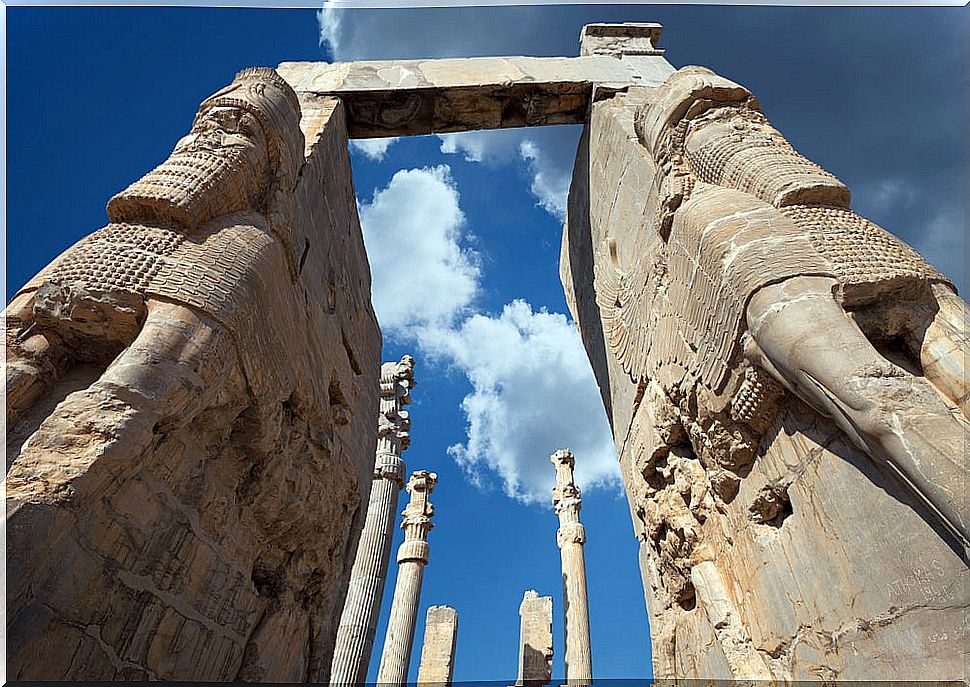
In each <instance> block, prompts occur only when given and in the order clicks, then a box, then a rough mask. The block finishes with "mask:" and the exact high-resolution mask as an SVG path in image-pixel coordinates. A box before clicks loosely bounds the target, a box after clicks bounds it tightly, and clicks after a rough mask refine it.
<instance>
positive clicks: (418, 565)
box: [377, 470, 438, 685]
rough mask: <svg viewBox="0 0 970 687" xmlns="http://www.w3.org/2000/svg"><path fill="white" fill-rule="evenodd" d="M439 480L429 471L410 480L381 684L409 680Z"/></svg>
mask: <svg viewBox="0 0 970 687" xmlns="http://www.w3.org/2000/svg"><path fill="white" fill-rule="evenodd" d="M437 481H438V476H437V475H436V474H435V473H433V472H427V471H426V470H419V471H417V472H414V473H413V474H412V475H411V479H410V480H408V485H407V489H408V493H409V494H410V495H411V500H410V502H409V503H408V505H407V507H406V508H405V509H404V511H403V512H402V514H401V515H402V516H403V520H402V522H401V528H402V529H403V530H404V542H403V543H402V544H401V547H400V548H399V549H398V551H397V563H398V566H399V567H398V571H397V584H396V585H395V587H394V602H393V603H392V604H391V617H390V618H389V619H388V621H387V635H385V637H384V650H383V651H382V653H381V666H380V669H379V670H378V672H377V682H379V683H380V684H382V685H385V684H386V685H403V684H404V683H405V682H407V679H408V666H409V665H410V663H411V648H412V645H413V643H414V626H415V623H416V622H417V619H418V603H419V602H420V600H421V581H422V579H423V577H424V566H426V565H427V564H428V552H429V549H428V542H427V538H428V532H429V531H430V530H431V528H432V527H434V525H433V524H432V522H431V516H433V515H434V506H433V505H432V504H431V500H430V496H431V492H432V491H434V486H435V484H436V483H437Z"/></svg>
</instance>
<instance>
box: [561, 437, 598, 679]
mask: <svg viewBox="0 0 970 687" xmlns="http://www.w3.org/2000/svg"><path fill="white" fill-rule="evenodd" d="M551 461H552V464H553V465H554V466H555V467H556V486H555V487H553V490H552V505H553V507H554V508H555V510H556V514H557V515H558V516H559V530H558V531H557V532H556V544H558V546H559V553H560V555H561V558H562V591H563V600H564V603H565V606H566V607H565V616H566V656H565V664H566V683H567V684H569V685H588V684H590V683H591V682H592V680H593V662H592V657H591V655H590V643H589V601H588V599H587V594H586V559H585V557H584V556H583V545H584V544H585V543H586V528H584V527H583V524H582V523H581V522H580V521H579V511H580V509H581V508H582V495H581V494H580V491H579V487H577V486H576V482H575V481H574V480H573V468H574V467H575V464H576V459H575V458H574V457H573V454H572V453H571V452H570V451H568V450H566V449H562V450H560V451H556V452H555V453H553V454H552V457H551Z"/></svg>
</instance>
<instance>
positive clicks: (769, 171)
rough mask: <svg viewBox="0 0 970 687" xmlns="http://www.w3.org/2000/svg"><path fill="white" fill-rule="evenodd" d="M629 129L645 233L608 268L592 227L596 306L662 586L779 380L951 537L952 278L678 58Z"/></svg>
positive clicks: (775, 516)
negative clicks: (634, 387)
mask: <svg viewBox="0 0 970 687" xmlns="http://www.w3.org/2000/svg"><path fill="white" fill-rule="evenodd" d="M635 129H636V133H637V136H638V138H639V140H640V143H641V144H642V145H643V146H644V147H645V149H646V151H647V152H648V154H649V156H650V157H651V158H652V160H653V162H654V164H655V165H656V167H657V174H656V177H655V178H654V181H653V187H652V188H651V189H650V199H649V202H648V203H647V208H648V215H649V216H648V217H647V218H646V221H647V223H648V224H649V225H650V226H651V227H652V228H653V230H654V231H655V232H656V235H657V238H658V240H655V241H653V242H652V243H649V245H648V248H647V249H646V250H644V251H642V252H640V253H639V254H637V255H635V256H633V257H630V258H628V259H627V260H626V262H623V261H622V260H621V256H619V255H618V251H617V246H616V242H615V240H614V239H612V238H607V239H605V240H604V241H603V243H602V244H601V245H600V246H599V247H598V248H597V252H598V255H597V257H596V260H595V262H594V265H595V267H594V269H595V283H596V302H597V304H598V306H599V309H600V313H601V317H602V321H603V329H604V334H605V336H606V340H607V342H608V345H609V347H610V348H611V350H612V352H613V354H614V355H615V356H616V357H617V359H618V360H619V362H620V363H621V365H622V367H623V369H624V371H626V372H627V373H628V374H629V375H630V377H631V379H632V380H633V381H634V382H636V383H638V384H639V385H640V392H639V394H638V399H642V400H641V401H640V405H639V407H638V413H641V414H646V415H649V417H643V418H642V420H638V419H634V421H633V423H632V424H631V428H632V429H631V436H630V437H629V440H628V444H629V446H630V447H634V445H636V446H639V447H640V448H639V449H637V450H634V451H633V452H632V455H636V456H637V461H638V465H637V466H636V471H637V472H638V473H639V474H640V475H642V477H643V480H642V481H638V483H637V485H636V489H638V490H640V491H641V492H642V493H640V494H638V495H637V496H636V498H635V500H636V502H637V503H638V504H639V505H638V506H637V509H638V510H639V512H640V521H641V524H642V530H641V536H643V537H644V538H645V539H649V540H651V541H653V542H654V546H655V547H657V550H658V560H659V561H661V566H663V565H667V566H668V569H667V570H666V571H665V572H666V579H667V580H668V581H671V582H672V586H671V591H672V592H673V593H674V595H675V596H678V597H680V598H681V600H682V601H683V602H684V603H689V602H690V600H691V599H692V596H693V590H692V589H691V587H690V576H689V574H688V573H689V569H690V567H691V566H692V565H693V564H695V563H696V561H697V560H699V559H702V558H703V554H700V553H698V552H697V551H695V548H696V545H697V541H698V536H697V530H698V526H699V524H701V523H703V522H704V520H705V518H706V515H707V513H709V512H710V509H711V508H719V507H721V506H722V505H723V503H724V502H726V501H730V499H731V498H732V497H733V495H734V493H735V492H736V490H737V487H738V484H739V481H740V480H741V479H742V478H743V477H744V475H745V474H747V471H748V470H749V469H750V465H751V462H752V461H753V460H754V459H755V456H756V454H757V451H758V448H759V444H760V442H761V438H762V436H763V435H764V433H765V432H766V431H767V430H768V429H769V427H770V426H771V424H772V421H773V417H774V415H775V412H776V410H777V408H778V407H779V402H780V401H781V400H782V399H783V397H784V395H785V394H786V393H792V394H795V395H796V396H797V397H798V398H800V399H801V400H802V401H804V402H805V403H807V404H808V405H809V406H810V407H811V408H813V409H814V410H815V411H816V412H818V413H820V414H821V415H823V416H825V417H827V418H830V419H831V420H832V421H833V422H835V424H836V425H838V427H839V428H841V429H842V431H844V432H845V434H846V435H847V437H848V438H849V439H850V440H851V442H852V443H853V444H855V446H856V447H858V448H859V449H860V450H862V451H863V452H864V453H865V454H867V455H868V456H870V457H871V459H872V460H873V461H875V462H876V463H877V464H878V465H879V466H880V467H882V468H884V469H886V470H887V471H888V472H889V473H891V474H892V475H894V477H895V478H896V479H899V480H900V481H901V482H902V483H903V485H905V488H906V489H908V490H909V491H910V492H911V493H912V494H913V495H914V496H915V497H916V498H918V499H919V500H920V501H921V502H922V503H923V504H924V505H925V506H926V508H927V509H928V511H929V512H930V513H931V516H930V517H931V519H932V521H933V523H934V525H933V526H934V527H937V528H938V529H939V531H941V532H942V533H944V535H945V536H948V537H952V538H953V540H954V541H955V542H957V545H958V546H959V545H960V543H962V544H963V545H965V544H966V542H967V538H968V513H967V510H966V509H967V506H966V503H965V501H964V500H963V496H962V494H963V489H964V484H965V479H966V475H967V464H966V453H965V451H964V442H965V437H966V436H967V432H968V429H970V425H968V422H967V415H968V413H970V407H968V401H967V399H968V391H970V389H968V386H967V384H968V383H967V376H966V355H967V346H966V321H967V309H966V305H965V303H963V301H962V300H960V299H959V298H958V297H957V296H956V293H955V289H954V287H953V285H952V283H950V281H949V280H948V279H947V278H946V277H945V276H943V275H942V274H940V273H939V272H938V271H937V270H936V269H935V268H934V267H933V266H932V265H930V264H929V263H927V262H926V261H925V260H924V259H923V258H922V257H921V256H920V255H919V254H918V253H917V252H916V251H915V250H913V249H912V248H910V247H909V246H907V245H906V244H905V243H903V242H902V241H900V240H898V239H897V238H896V237H894V236H893V235H891V234H890V233H888V232H887V231H885V230H884V229H882V228H880V227H878V226H877V225H875V224H873V223H872V222H870V221H869V220H867V219H865V218H863V217H861V216H859V215H857V214H855V213H854V212H853V211H852V210H851V209H850V208H849V199H850V194H849V191H848V189H847V188H846V187H845V186H844V185H843V184H842V183H841V182H840V181H839V180H838V179H836V178H835V177H834V176H833V175H831V174H829V173H828V172H826V171H824V170H822V169H821V168H820V167H818V166H817V165H815V164H814V163H812V162H811V161H809V160H807V159H806V158H804V157H803V156H801V155H800V154H799V153H798V152H797V151H795V150H794V148H793V147H792V146H791V145H790V144H789V143H788V142H787V141H786V140H785V139H784V137H783V136H782V135H781V134H780V133H779V132H778V131H777V130H776V129H775V128H774V127H772V126H771V125H770V123H769V122H768V121H767V119H766V117H765V116H764V114H763V113H762V111H761V109H760V107H759V104H758V102H757V100H756V99H755V98H754V96H752V95H751V93H750V92H748V91H747V90H746V89H745V88H743V87H742V86H739V85H738V84H736V83H733V82H731V81H728V80H727V79H724V78H722V77H719V76H717V75H715V74H714V73H712V72H710V71H708V70H706V69H703V68H698V67H688V68H684V69H681V70H679V71H678V72H677V73H675V74H674V75H673V76H672V77H671V78H670V79H669V80H668V81H667V82H666V83H665V84H664V85H663V86H661V87H660V88H659V89H657V91H656V92H654V93H652V94H650V96H649V101H648V102H647V103H646V105H645V106H643V107H642V109H641V110H640V111H639V112H638V114H637V117H636V121H635ZM701 484H709V485H710V486H711V489H710V490H707V489H706V488H702V487H700V486H699V485H701ZM700 492H703V493H700ZM768 492H770V493H768ZM763 497H764V498H763V499H761V500H760V501H758V503H759V504H761V506H763V508H760V509H757V510H758V512H752V518H753V519H754V520H755V521H756V522H759V523H779V522H780V521H781V520H783V518H784V517H785V514H786V509H787V508H788V505H787V503H786V502H785V486H784V485H775V487H773V488H772V489H769V490H768V491H767V492H765V494H763ZM665 503H666V504H667V505H666V506H665V505H664V504H665ZM670 504H676V507H673V506H671V505H670ZM671 549H676V550H675V551H674V550H671ZM665 552H666V553H665ZM663 561H666V563H663ZM678 579H679V580H680V581H681V582H680V583H679V584H678V583H676V580H678Z"/></svg>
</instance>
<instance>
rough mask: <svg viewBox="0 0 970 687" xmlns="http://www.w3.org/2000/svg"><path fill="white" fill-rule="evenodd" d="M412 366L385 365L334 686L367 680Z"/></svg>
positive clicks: (399, 477) (400, 471) (409, 362)
mask: <svg viewBox="0 0 970 687" xmlns="http://www.w3.org/2000/svg"><path fill="white" fill-rule="evenodd" d="M413 366H414V361H413V359H411V358H410V356H405V357H404V358H403V359H402V360H401V362H400V363H385V364H384V365H382V366H381V397H380V398H381V401H380V403H381V405H380V415H379V416H378V438H377V457H376V460H375V462H374V480H373V482H372V483H371V491H370V499H369V501H368V504H367V515H366V517H365V520H364V529H363V531H362V532H361V535H360V541H359V543H358V545H357V556H356V558H355V559H354V566H353V569H352V570H351V574H350V584H349V586H348V588H347V597H346V600H345V601H344V607H343V612H342V613H341V615H340V626H339V627H338V629H337V640H336V645H335V647H334V654H333V661H332V663H331V667H330V683H331V684H332V685H356V684H361V683H363V682H365V681H366V680H367V668H368V666H369V665H370V657H371V652H372V651H373V648H374V635H375V634H376V633H377V620H378V617H379V615H380V610H381V599H382V598H383V596H384V583H385V581H386V580H387V568H388V564H389V562H390V557H391V542H392V540H393V536H394V515H395V512H396V511H397V501H398V493H399V492H400V490H401V487H402V486H403V484H404V474H405V473H404V470H405V466H404V461H403V460H402V459H401V458H400V454H401V452H402V451H404V449H406V448H407V446H408V440H409V434H408V430H409V429H410V419H409V418H408V414H407V412H405V411H404V410H402V408H403V406H404V405H406V404H407V403H408V402H409V400H410V399H409V396H408V392H409V389H410V388H411V387H413V386H414V377H413Z"/></svg>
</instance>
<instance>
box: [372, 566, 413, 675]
mask: <svg viewBox="0 0 970 687" xmlns="http://www.w3.org/2000/svg"><path fill="white" fill-rule="evenodd" d="M423 579H424V563H422V562H420V561H405V562H404V563H401V565H400V567H399V568H398V571H397V583H396V584H395V586H394V602H393V604H391V616H390V618H389V619H388V621H387V637H386V638H385V640H384V651H383V653H382V654H381V667H380V670H379V671H378V674H377V681H378V682H379V683H380V684H381V685H384V684H392V685H403V684H404V683H405V682H407V679H408V667H409V666H410V665H411V650H412V647H413V646H414V627H415V625H416V624H417V621H418V604H419V603H420V602H421V582H422V581H423Z"/></svg>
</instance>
